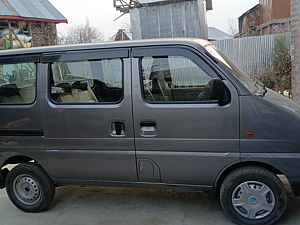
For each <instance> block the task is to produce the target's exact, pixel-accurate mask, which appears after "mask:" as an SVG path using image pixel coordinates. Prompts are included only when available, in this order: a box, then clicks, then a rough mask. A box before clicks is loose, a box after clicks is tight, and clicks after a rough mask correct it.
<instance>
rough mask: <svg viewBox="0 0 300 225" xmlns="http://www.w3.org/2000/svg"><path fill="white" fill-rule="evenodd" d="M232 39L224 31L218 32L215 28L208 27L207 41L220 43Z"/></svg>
mask: <svg viewBox="0 0 300 225" xmlns="http://www.w3.org/2000/svg"><path fill="white" fill-rule="evenodd" d="M232 38H233V37H232V36H231V35H230V34H227V33H225V32H224V31H221V30H219V29H218V28H215V27H208V40H209V41H220V40H224V39H232Z"/></svg>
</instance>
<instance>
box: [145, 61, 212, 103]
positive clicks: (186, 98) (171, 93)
mask: <svg viewBox="0 0 300 225" xmlns="http://www.w3.org/2000/svg"><path fill="white" fill-rule="evenodd" d="M142 75H143V86H144V87H143V88H144V93H143V94H144V97H145V99H146V100H147V101H149V102H174V101H175V102H199V101H200V102H201V101H202V102H205V101H206V102H207V101H209V102H211V100H210V99H209V81H210V80H211V79H212V76H210V75H209V74H208V73H207V72H206V71H204V70H203V69H202V68H200V67H199V66H198V65H196V64H195V63H194V62H193V61H192V60H190V59H189V58H186V57H183V56H162V57H151V56H150V57H149V56H147V57H143V58H142Z"/></svg>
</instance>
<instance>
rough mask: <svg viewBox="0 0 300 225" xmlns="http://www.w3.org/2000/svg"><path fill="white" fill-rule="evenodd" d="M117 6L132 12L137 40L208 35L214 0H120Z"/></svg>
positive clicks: (205, 37) (120, 9)
mask: <svg viewBox="0 0 300 225" xmlns="http://www.w3.org/2000/svg"><path fill="white" fill-rule="evenodd" d="M114 2H115V7H116V8H117V10H119V11H121V12H123V13H128V12H130V20H131V29H132V34H133V40H136V39H148V38H171V37H194V38H203V39H207V38H208V31H207V23H206V11H207V10H212V0H206V1H204V0H139V1H132V0H130V1H129V3H128V4H125V5H124V4H123V3H124V1H123V0H122V1H119V4H118V3H117V1H116V0H114Z"/></svg>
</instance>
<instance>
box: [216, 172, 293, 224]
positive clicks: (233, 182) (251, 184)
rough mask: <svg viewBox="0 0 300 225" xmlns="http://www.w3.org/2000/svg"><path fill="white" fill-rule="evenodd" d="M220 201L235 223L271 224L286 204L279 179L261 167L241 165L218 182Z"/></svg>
mask: <svg viewBox="0 0 300 225" xmlns="http://www.w3.org/2000/svg"><path fill="white" fill-rule="evenodd" d="M220 202H221V205H222V208H223V210H224V212H225V213H226V215H227V216H228V217H229V218H230V219H232V220H233V221H234V222H235V223H237V224H249V225H250V224H252V225H254V224H255V225H258V224H273V223H275V222H276V221H277V220H279V218H280V217H281V216H282V215H283V213H284V212H285V209H286V205H287V195H286V190H285V187H284V185H283V183H282V182H281V180H280V179H279V178H278V177H277V176H276V175H275V174H274V173H272V172H271V171H269V170H267V169H264V168H261V167H254V166H249V167H243V168H239V169H237V170H235V171H233V172H232V173H230V174H229V175H228V176H227V177H226V178H225V180H224V181H223V183H222V185H221V190H220Z"/></svg>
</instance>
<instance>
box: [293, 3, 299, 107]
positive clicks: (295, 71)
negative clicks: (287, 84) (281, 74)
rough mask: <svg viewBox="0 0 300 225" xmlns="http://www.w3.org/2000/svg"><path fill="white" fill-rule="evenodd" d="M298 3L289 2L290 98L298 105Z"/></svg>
mask: <svg viewBox="0 0 300 225" xmlns="http://www.w3.org/2000/svg"><path fill="white" fill-rule="evenodd" d="M299 40H300V1H299V0H291V58H292V96H293V99H294V100H295V101H297V102H299V103H300V42H299Z"/></svg>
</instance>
